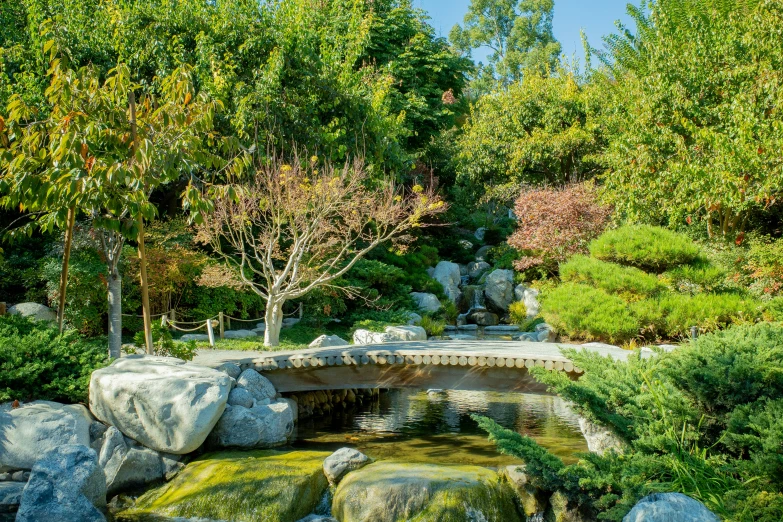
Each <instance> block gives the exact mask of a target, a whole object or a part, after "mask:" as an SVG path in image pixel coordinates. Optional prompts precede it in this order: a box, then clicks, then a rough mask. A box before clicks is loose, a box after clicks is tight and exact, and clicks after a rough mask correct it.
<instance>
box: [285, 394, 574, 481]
mask: <svg viewBox="0 0 783 522" xmlns="http://www.w3.org/2000/svg"><path fill="white" fill-rule="evenodd" d="M471 413H478V414H481V415H486V416H488V417H491V418H493V419H495V420H496V421H497V422H498V423H499V424H501V425H502V426H504V427H506V428H509V429H513V430H515V431H517V432H519V433H522V434H524V435H529V436H530V437H532V438H533V439H535V440H536V441H537V442H538V443H539V444H541V445H542V446H544V447H546V448H547V449H549V450H550V451H552V452H553V453H555V454H556V455H558V456H559V457H561V458H562V459H563V460H565V461H566V462H574V461H575V460H576V456H575V454H576V453H580V452H586V451H587V445H586V444H585V442H584V439H583V437H582V435H581V433H580V431H579V424H578V421H577V417H576V416H575V415H574V414H573V413H572V412H571V411H570V409H569V408H568V407H567V405H566V404H565V402H563V401H562V400H561V399H560V398H559V397H556V396H551V395H537V394H522V393H497V392H475V391H453V390H449V391H442V392H429V393H428V392H426V391H413V390H391V391H389V392H387V393H382V394H381V396H380V399H379V401H378V402H377V403H375V404H373V405H372V406H370V407H369V408H367V409H366V410H364V411H362V412H358V413H340V412H337V413H334V414H333V415H332V416H331V417H330V418H328V419H319V420H304V421H302V423H301V424H300V425H299V426H298V428H297V440H296V442H295V443H294V444H293V445H294V446H295V447H297V448H302V449H304V448H306V449H314V450H315V449H325V450H334V449H337V448H339V447H342V446H353V447H356V448H358V449H359V450H361V451H363V452H364V453H366V454H367V455H370V456H371V457H373V458H376V459H389V458H394V459H405V460H407V461H410V462H433V463H441V464H448V463H452V464H474V465H480V466H500V465H504V464H509V463H514V462H516V460H515V459H513V458H512V457H508V456H505V455H499V454H498V453H497V450H496V449H495V445H494V444H491V443H490V442H489V441H488V440H487V436H486V433H485V432H484V431H482V430H481V429H479V427H478V426H477V425H476V423H475V422H474V421H473V419H471V418H470V414H471Z"/></svg>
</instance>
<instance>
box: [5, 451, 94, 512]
mask: <svg viewBox="0 0 783 522" xmlns="http://www.w3.org/2000/svg"><path fill="white" fill-rule="evenodd" d="M105 506H106V480H105V478H104V476H103V470H101V467H100V466H99V465H98V456H97V455H96V454H95V451H93V450H91V449H90V448H88V447H87V446H83V445H80V444H69V445H65V446H58V447H56V448H54V449H52V450H50V451H48V452H47V453H45V454H43V455H42V457H41V459H40V460H39V461H38V462H36V463H35V466H33V472H32V475H31V476H30V481H29V482H28V483H27V486H26V487H25V488H24V491H23V493H22V498H21V503H20V505H19V512H18V513H17V515H16V521H17V522H42V521H55V520H59V521H63V522H64V521H66V520H74V521H76V520H78V521H80V522H104V521H105V520H106V518H105V517H104V516H103V513H101V511H100V510H99V508H104V507H105Z"/></svg>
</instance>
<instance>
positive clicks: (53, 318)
mask: <svg viewBox="0 0 783 522" xmlns="http://www.w3.org/2000/svg"><path fill="white" fill-rule="evenodd" d="M8 315H21V316H22V317H29V318H31V319H35V320H36V321H47V322H50V323H56V322H57V312H55V311H54V310H52V309H51V308H49V307H48V306H44V305H42V304H38V303H19V304H16V305H14V306H12V307H11V308H9V309H8Z"/></svg>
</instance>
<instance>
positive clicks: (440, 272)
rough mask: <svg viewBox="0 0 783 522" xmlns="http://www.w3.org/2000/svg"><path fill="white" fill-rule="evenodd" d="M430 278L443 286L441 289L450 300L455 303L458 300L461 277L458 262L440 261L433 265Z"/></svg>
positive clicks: (460, 293)
mask: <svg viewBox="0 0 783 522" xmlns="http://www.w3.org/2000/svg"><path fill="white" fill-rule="evenodd" d="M432 278H433V279H434V280H436V281H437V282H439V283H440V284H441V286H443V291H444V292H445V293H446V296H448V298H449V299H450V300H451V301H452V302H454V303H456V302H458V301H459V298H460V296H461V295H462V292H460V289H459V285H460V283H461V277H460V273H459V265H458V264H456V263H452V262H450V261H441V262H440V263H438V264H437V265H436V266H435V272H434V273H433V274H432Z"/></svg>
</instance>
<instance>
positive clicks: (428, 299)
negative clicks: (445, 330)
mask: <svg viewBox="0 0 783 522" xmlns="http://www.w3.org/2000/svg"><path fill="white" fill-rule="evenodd" d="M410 296H411V297H412V298H413V301H414V302H415V303H416V306H418V307H419V310H421V311H422V312H432V313H435V312H437V311H438V310H440V309H441V306H442V305H441V304H440V300H439V299H438V297H437V296H436V295H435V294H428V293H426V292H411V294H410Z"/></svg>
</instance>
